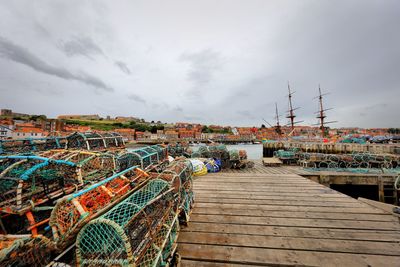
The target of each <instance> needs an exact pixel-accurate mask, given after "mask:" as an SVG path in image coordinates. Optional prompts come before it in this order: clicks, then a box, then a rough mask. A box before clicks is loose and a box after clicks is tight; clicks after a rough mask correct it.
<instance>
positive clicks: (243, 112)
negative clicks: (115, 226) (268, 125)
mask: <svg viewBox="0 0 400 267" xmlns="http://www.w3.org/2000/svg"><path fill="white" fill-rule="evenodd" d="M236 113H237V114H239V115H240V116H243V117H245V118H248V119H251V120H254V119H255V118H256V117H255V116H254V115H253V114H252V113H251V112H250V111H249V110H239V111H237V112H236Z"/></svg>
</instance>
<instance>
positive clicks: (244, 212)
mask: <svg viewBox="0 0 400 267" xmlns="http://www.w3.org/2000/svg"><path fill="white" fill-rule="evenodd" d="M193 214H210V215H217V214H220V215H236V216H246V217H251V216H257V217H276V218H309V219H331V220H355V221H378V222H381V221H386V222H397V221H398V219H397V218H395V217H394V216H392V215H390V214H360V213H343V212H312V211H311V212H310V211H308V212H307V211H282V210H274V211H271V210H249V209H234V208H220V207H212V208H208V207H205V208H203V207H196V209H194V211H193Z"/></svg>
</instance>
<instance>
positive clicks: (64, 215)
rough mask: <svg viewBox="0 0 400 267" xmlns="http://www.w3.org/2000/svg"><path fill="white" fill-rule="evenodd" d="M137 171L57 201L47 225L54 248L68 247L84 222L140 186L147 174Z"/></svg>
mask: <svg viewBox="0 0 400 267" xmlns="http://www.w3.org/2000/svg"><path fill="white" fill-rule="evenodd" d="M136 170H137V167H136V166H134V167H131V168H129V169H127V170H125V171H123V172H120V173H117V174H115V175H113V176H111V177H108V178H106V179H104V180H102V181H101V182H98V183H96V184H94V185H92V186H90V187H89V188H85V189H82V190H80V191H78V192H76V193H74V194H72V195H68V196H65V197H64V198H62V199H60V200H58V201H57V203H56V206H55V207H54V209H53V210H52V212H51V216H50V222H49V224H50V226H51V228H52V231H53V236H54V240H55V242H56V244H57V247H58V248H62V247H65V246H66V245H68V244H69V243H70V242H71V241H72V240H74V239H75V237H76V234H77V233H78V231H79V229H80V228H81V227H82V226H83V225H84V224H85V223H86V222H87V221H89V220H90V219H92V218H93V217H95V216H97V215H98V213H100V212H102V211H103V210H104V209H106V208H110V207H112V205H113V204H115V203H118V201H120V200H121V198H122V197H123V196H126V195H127V194H128V193H129V192H130V191H131V190H134V189H135V188H136V187H138V186H140V185H142V183H144V182H145V181H146V179H147V174H146V173H144V172H142V171H138V172H136Z"/></svg>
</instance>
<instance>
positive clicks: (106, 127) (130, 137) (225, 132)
mask: <svg viewBox="0 0 400 267" xmlns="http://www.w3.org/2000/svg"><path fill="white" fill-rule="evenodd" d="M277 130H279V131H277ZM107 131H113V132H116V133H119V134H120V135H121V136H122V137H123V138H124V139H125V141H154V142H156V141H157V142H160V141H183V140H185V141H192V142H201V141H204V140H214V141H226V142H260V141H263V140H277V139H282V138H283V139H284V138H294V139H305V140H307V141H310V140H320V139H321V138H326V139H327V140H328V141H330V142H349V143H353V142H360V140H364V141H365V140H366V141H369V140H374V141H375V142H385V141H387V142H390V141H394V142H396V141H398V140H397V137H396V135H398V134H399V133H400V129H398V128H371V129H362V128H337V129H334V128H326V129H325V136H323V137H322V136H321V130H320V128H319V127H318V126H316V127H313V126H300V125H296V126H295V127H294V128H293V129H292V128H291V127H289V126H279V129H277V128H276V127H274V126H272V127H271V126H270V127H266V126H265V125H264V124H262V125H259V126H254V127H234V126H229V127H227V126H220V125H203V124H197V123H187V122H177V123H163V122H161V121H150V122H148V121H145V120H144V119H140V118H136V117H123V116H118V117H115V118H111V117H110V116H107V117H106V118H102V117H100V116H99V115H96V114H94V115H59V116H58V117H57V118H47V117H46V116H45V115H32V114H23V113H16V112H14V111H12V110H10V109H1V115H0V140H7V139H26V138H45V137H49V136H68V135H70V134H72V133H74V132H82V133H85V132H98V133H101V132H107Z"/></svg>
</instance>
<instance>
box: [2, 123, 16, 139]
mask: <svg viewBox="0 0 400 267" xmlns="http://www.w3.org/2000/svg"><path fill="white" fill-rule="evenodd" d="M12 137H13V130H12V129H11V127H9V126H6V125H0V140H4V139H9V138H12Z"/></svg>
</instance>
